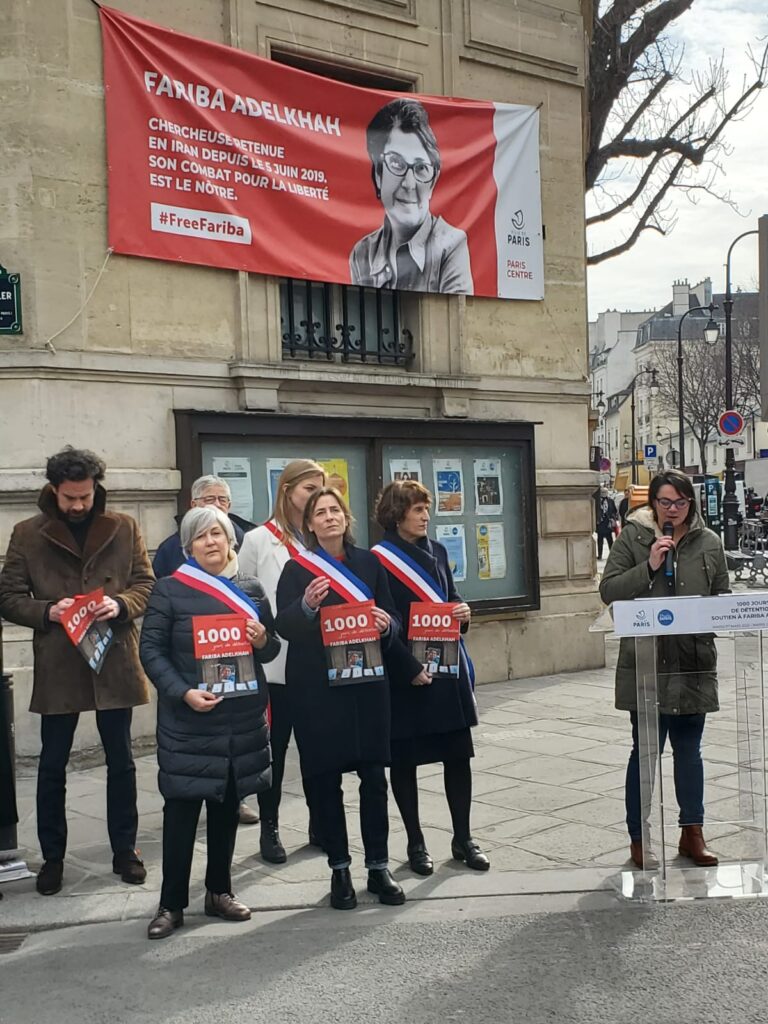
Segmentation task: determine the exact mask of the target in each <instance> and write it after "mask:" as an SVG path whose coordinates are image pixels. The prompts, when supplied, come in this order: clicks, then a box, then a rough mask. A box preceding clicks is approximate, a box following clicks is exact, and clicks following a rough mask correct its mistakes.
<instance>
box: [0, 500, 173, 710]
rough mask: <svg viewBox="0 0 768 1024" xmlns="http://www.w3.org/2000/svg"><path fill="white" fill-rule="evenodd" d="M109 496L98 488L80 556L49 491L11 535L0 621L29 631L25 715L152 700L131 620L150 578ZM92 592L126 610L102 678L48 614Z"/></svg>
mask: <svg viewBox="0 0 768 1024" xmlns="http://www.w3.org/2000/svg"><path fill="white" fill-rule="evenodd" d="M106 497H107V496H106V491H105V490H104V488H103V487H101V486H100V485H97V487H96V497H95V500H94V517H93V520H92V522H91V526H90V529H89V530H88V536H87V539H86V542H85V547H84V550H83V551H82V552H81V551H80V550H79V548H78V546H77V544H76V543H75V540H74V538H73V536H72V533H71V532H70V530H69V528H68V526H67V524H66V523H65V522H64V521H63V520H62V519H61V518H59V516H58V514H57V506H56V496H55V494H54V492H53V490H52V488H51V487H50V485H47V486H46V487H44V488H43V490H42V492H41V494H40V498H39V500H38V505H39V507H40V510H41V512H40V515H37V516H34V517H33V518H32V519H25V520H24V521H23V522H21V523H17V525H16V526H15V527H14V530H13V534H12V535H11V541H10V544H9V545H8V552H7V554H6V558H5V565H4V567H3V571H2V573H0V615H2V616H3V617H4V618H6V619H8V621H9V622H15V623H17V624H18V625H21V626H28V627H30V628H31V629H33V630H34V637H33V651H34V658H35V668H34V686H33V690H32V701H31V704H30V711H33V712H35V713H37V714H41V715H62V714H68V713H71V712H77V711H93V710H99V711H104V710H111V709H114V708H130V707H136V706H137V705H139V704H146V703H147V702H148V700H149V690H148V682H147V678H146V676H145V675H144V671H143V669H142V667H141V663H140V661H139V645H138V632H137V629H136V625H135V622H134V620H135V619H137V618H139V617H140V616H141V615H143V614H144V609H145V608H146V605H147V601H148V599H149V594H150V591H151V590H152V586H153V584H154V582H155V578H154V575H153V574H152V567H151V565H150V562H149V556H148V555H147V549H146V548H145V546H144V541H143V540H142V538H141V534H140V532H139V528H138V525H137V524H136V522H135V521H134V520H133V519H132V518H131V517H130V516H127V515H123V514H122V513H119V512H108V511H107V510H106ZM97 587H103V588H104V593H105V594H106V595H108V596H109V597H113V598H115V599H119V600H120V601H121V602H122V604H123V606H124V609H125V612H124V613H122V614H121V615H120V616H119V617H118V618H117V619H111V620H110V625H111V627H112V629H113V631H114V634H115V640H114V643H113V644H112V647H111V648H110V650H109V651H108V653H107V656H106V658H105V661H104V666H103V668H102V670H101V673H100V674H99V675H97V674H96V673H95V672H93V671H92V670H91V669H90V668H89V666H88V664H87V662H86V661H85V659H84V658H83V656H82V655H81V654H80V652H79V651H78V650H77V648H76V647H75V646H74V645H73V644H72V643H71V642H70V640H69V638H68V637H67V635H66V633H65V632H64V629H63V627H62V626H61V625H59V624H58V623H55V622H49V621H48V615H47V611H48V608H49V606H50V605H51V604H55V603H56V602H57V601H59V600H61V598H62V597H74V596H75V595H77V594H86V593H89V592H90V591H92V590H95V589H96V588H97Z"/></svg>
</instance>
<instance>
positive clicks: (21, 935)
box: [0, 932, 28, 955]
mask: <svg viewBox="0 0 768 1024" xmlns="http://www.w3.org/2000/svg"><path fill="white" fill-rule="evenodd" d="M27 934H28V933H27V932H2V933H0V955H1V954H3V953H15V952H16V950H17V949H21V947H22V945H23V944H24V940H25V939H26V937H27Z"/></svg>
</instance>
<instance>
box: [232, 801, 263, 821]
mask: <svg viewBox="0 0 768 1024" xmlns="http://www.w3.org/2000/svg"><path fill="white" fill-rule="evenodd" d="M237 815H238V821H239V822H240V824H241V825H258V823H259V816H258V814H257V813H256V811H254V810H253V808H251V807H249V806H248V804H247V803H245V801H243V802H242V803H241V804H240V808H239V810H238V812H237Z"/></svg>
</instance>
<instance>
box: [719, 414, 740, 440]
mask: <svg viewBox="0 0 768 1024" xmlns="http://www.w3.org/2000/svg"><path fill="white" fill-rule="evenodd" d="M717 426H718V428H719V430H720V433H721V434H722V435H723V436H724V437H736V436H738V435H739V434H740V433H741V432H742V430H743V429H744V417H743V416H742V415H741V413H740V412H736V410H735V409H728V410H727V411H726V412H724V413H723V414H722V416H721V417H720V419H719V420H718V421H717Z"/></svg>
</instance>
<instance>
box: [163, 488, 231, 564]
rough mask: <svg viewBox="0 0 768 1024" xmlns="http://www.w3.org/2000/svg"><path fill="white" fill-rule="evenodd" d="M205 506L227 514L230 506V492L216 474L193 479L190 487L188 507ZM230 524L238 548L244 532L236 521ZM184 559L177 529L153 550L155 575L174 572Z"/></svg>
mask: <svg viewBox="0 0 768 1024" xmlns="http://www.w3.org/2000/svg"><path fill="white" fill-rule="evenodd" d="M206 506H208V507H209V508H220V509H221V511H222V512H226V514H227V515H229V510H230V508H231V506H232V493H231V491H230V489H229V484H228V483H227V481H226V480H222V479H221V477H218V476H201V477H198V478H197V480H195V481H194V483H193V484H192V488H191V501H190V503H189V507H190V508H205V507H206ZM178 518H179V520H180V519H181V517H178ZM230 518H231V517H230ZM232 526H233V527H234V529H235V540H236V541H237V547H238V549H239V548H240V545H241V544H242V543H243V537H244V536H245V534H244V532H243V530H242V529H241V527H239V526H238V525H237V523H235V522H233V523H232ZM185 561H186V558H185V557H184V552H183V551H182V550H181V540H180V539H179V531H178V530H177V531H176V532H175V533H172V534H171V536H170V537H166V538H165V540H164V541H163V542H162V544H161V545H160V547H159V548H158V549H157V551H156V552H155V557H154V559H153V560H152V568H153V569H154V572H155V576H157V578H158V579H162V577H163V576H170V575H171V574H172V573H174V572H176V570H177V569H178V568H179V566H180V565H182V564H183V563H184V562H185Z"/></svg>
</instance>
